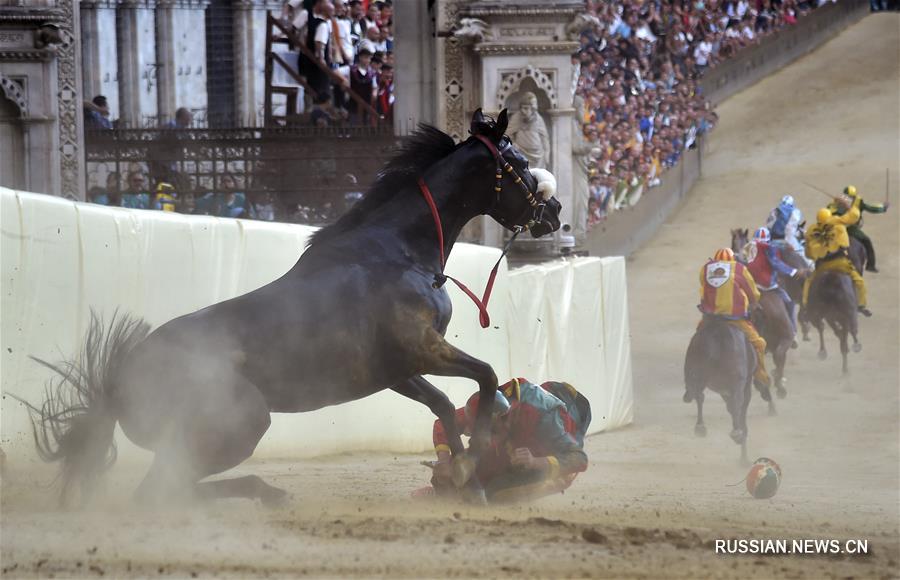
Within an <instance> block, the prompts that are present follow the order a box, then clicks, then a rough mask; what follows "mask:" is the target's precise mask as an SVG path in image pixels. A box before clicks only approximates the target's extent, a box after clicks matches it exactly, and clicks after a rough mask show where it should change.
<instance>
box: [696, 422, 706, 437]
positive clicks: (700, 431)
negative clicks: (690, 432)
mask: <svg viewBox="0 0 900 580" xmlns="http://www.w3.org/2000/svg"><path fill="white" fill-rule="evenodd" d="M694 435H696V436H697V437H706V425H694Z"/></svg>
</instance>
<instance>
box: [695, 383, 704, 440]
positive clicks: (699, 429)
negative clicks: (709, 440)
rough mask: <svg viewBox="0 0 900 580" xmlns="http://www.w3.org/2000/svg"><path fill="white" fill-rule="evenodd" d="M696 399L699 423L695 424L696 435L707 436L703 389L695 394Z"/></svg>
mask: <svg viewBox="0 0 900 580" xmlns="http://www.w3.org/2000/svg"><path fill="white" fill-rule="evenodd" d="M694 400H695V401H697V424H696V425H694V435H696V436H697V437H706V425H704V424H703V391H702V390H701V391H699V392H698V393H695V394H694Z"/></svg>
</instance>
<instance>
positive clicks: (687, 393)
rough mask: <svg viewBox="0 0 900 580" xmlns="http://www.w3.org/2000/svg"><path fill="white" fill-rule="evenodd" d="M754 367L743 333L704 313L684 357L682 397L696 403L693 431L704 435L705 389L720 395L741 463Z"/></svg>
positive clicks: (753, 356)
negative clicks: (728, 416) (695, 422)
mask: <svg viewBox="0 0 900 580" xmlns="http://www.w3.org/2000/svg"><path fill="white" fill-rule="evenodd" d="M755 368H756V352H755V351H754V350H753V345H751V344H750V341H749V340H747V337H746V336H745V335H744V333H743V332H741V331H740V330H739V329H738V328H736V327H735V326H733V325H731V324H729V323H728V321H727V320H724V319H722V318H719V317H717V316H711V315H704V316H703V323H702V324H701V325H700V327H699V328H698V329H697V332H695V333H694V336H693V337H692V338H691V342H690V344H689V345H688V349H687V354H686V355H685V359H684V397H683V400H684V402H685V403H690V402H691V401H695V402H696V403H697V424H696V425H695V426H694V434H695V435H697V436H698V437H705V436H706V425H705V424H704V423H703V402H704V398H705V397H704V390H705V389H710V390H711V391H715V392H717V393H719V395H721V396H722V399H724V400H725V406H726V407H727V408H728V413H729V414H730V415H731V421H732V429H731V433H730V435H731V439H732V440H733V441H734V442H735V443H737V444H739V445H740V446H741V461H742V462H743V463H747V431H748V429H747V407H748V406H749V405H750V397H751V395H752V383H753V371H754V369H755ZM769 399H771V395H770V396H769Z"/></svg>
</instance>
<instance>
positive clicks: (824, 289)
mask: <svg viewBox="0 0 900 580" xmlns="http://www.w3.org/2000/svg"><path fill="white" fill-rule="evenodd" d="M860 245H862V244H860ZM854 265H855V263H854ZM806 310H807V316H808V317H809V321H810V323H811V324H812V325H813V326H815V327H816V330H818V331H819V359H820V360H825V359H826V358H827V357H828V351H827V350H826V349H825V334H824V332H825V324H824V322H827V323H828V326H830V327H831V329H832V330H833V331H834V333H835V334H836V335H837V337H838V340H839V341H840V345H841V357H842V365H841V370H842V372H843V374H845V375H846V374H848V373H849V372H850V369H849V367H848V366H847V354H848V353H849V352H850V349H849V347H848V343H847V335H850V336H851V337H852V338H853V352H859V351H860V350H862V345H861V344H860V342H859V339H858V336H857V335H858V333H859V326H858V320H857V316H858V315H857V310H856V290H855V289H854V288H853V281H852V280H851V279H850V276H848V275H847V274H843V273H841V272H822V273H821V274H819V275H818V276H816V279H815V280H813V282H812V285H811V286H810V287H809V302H808V304H807V305H806Z"/></svg>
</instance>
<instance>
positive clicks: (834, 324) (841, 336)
mask: <svg viewBox="0 0 900 580" xmlns="http://www.w3.org/2000/svg"><path fill="white" fill-rule="evenodd" d="M828 326H830V327H831V330H833V331H834V333H835V334H836V335H837V337H838V341H839V342H840V345H841V372H843V373H844V374H845V375H846V374H847V373H849V372H850V369H849V368H848V367H847V353H849V352H850V348H849V346H848V345H847V329H846V328H845V327H844V325H843V324H842V323H841V322H840V321H837V320H832V319H829V320H828Z"/></svg>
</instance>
